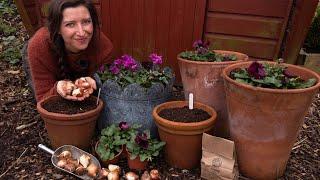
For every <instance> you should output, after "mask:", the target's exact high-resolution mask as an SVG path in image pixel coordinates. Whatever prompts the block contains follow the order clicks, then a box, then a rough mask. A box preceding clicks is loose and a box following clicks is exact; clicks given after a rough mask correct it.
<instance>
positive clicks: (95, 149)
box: [94, 140, 123, 161]
mask: <svg viewBox="0 0 320 180" xmlns="http://www.w3.org/2000/svg"><path fill="white" fill-rule="evenodd" d="M99 142H100V140H98V141H97V142H96V145H95V146H94V151H95V152H96V154H97V156H98V157H99V159H101V161H111V160H113V159H115V158H116V157H119V156H120V155H121V153H122V152H123V145H121V151H120V152H119V153H118V154H116V155H115V156H114V157H113V159H108V160H102V158H101V157H100V155H99V153H98V152H97V148H98V145H99Z"/></svg>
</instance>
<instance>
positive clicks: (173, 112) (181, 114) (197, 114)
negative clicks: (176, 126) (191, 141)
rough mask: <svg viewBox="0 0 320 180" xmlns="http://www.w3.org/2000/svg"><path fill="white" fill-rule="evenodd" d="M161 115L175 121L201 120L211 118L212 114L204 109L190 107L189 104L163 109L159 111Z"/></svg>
mask: <svg viewBox="0 0 320 180" xmlns="http://www.w3.org/2000/svg"><path fill="white" fill-rule="evenodd" d="M159 116H160V117H162V118H164V119H168V120H171V121H175V122H184V123H191V122H200V121H204V120H207V119H209V118H210V117H211V116H210V115H209V114H208V113H207V112H206V111H204V110H202V109H198V108H194V109H189V107H188V106H184V107H181V108H170V109H163V110H161V111H160V112H159Z"/></svg>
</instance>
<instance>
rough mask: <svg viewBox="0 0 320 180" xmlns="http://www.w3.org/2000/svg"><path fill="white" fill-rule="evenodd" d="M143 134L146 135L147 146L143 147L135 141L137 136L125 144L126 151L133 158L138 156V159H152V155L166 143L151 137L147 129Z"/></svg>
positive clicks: (156, 153)
mask: <svg viewBox="0 0 320 180" xmlns="http://www.w3.org/2000/svg"><path fill="white" fill-rule="evenodd" d="M144 134H146V136H147V139H146V140H147V142H148V146H147V148H143V147H141V145H139V144H138V143H137V140H136V138H137V137H136V138H135V139H132V140H131V141H130V142H128V143H127V144H126V146H127V149H128V152H129V153H130V159H135V158H137V157H138V156H139V157H140V161H145V160H147V161H152V157H157V156H158V155H159V153H160V151H161V149H162V148H163V146H164V145H165V144H166V143H165V142H162V141H158V140H156V139H151V138H150V132H149V131H148V130H146V131H145V132H144Z"/></svg>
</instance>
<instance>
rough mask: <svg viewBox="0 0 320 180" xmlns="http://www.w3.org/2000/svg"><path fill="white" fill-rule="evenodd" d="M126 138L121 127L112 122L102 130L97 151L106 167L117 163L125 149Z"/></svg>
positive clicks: (96, 147)
mask: <svg viewBox="0 0 320 180" xmlns="http://www.w3.org/2000/svg"><path fill="white" fill-rule="evenodd" d="M125 143H126V140H125V139H122V138H121V131H120V128H119V127H117V126H116V125H115V124H112V125H110V126H108V127H106V128H104V129H103V130H102V131H101V136H100V138H99V140H98V141H97V143H96V146H95V151H96V154H97V155H98V158H99V159H100V161H102V163H103V165H104V166H105V167H108V165H109V164H114V163H117V162H118V160H119V158H120V155H121V153H122V150H123V145H124V144H125Z"/></svg>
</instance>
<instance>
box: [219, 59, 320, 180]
mask: <svg viewBox="0 0 320 180" xmlns="http://www.w3.org/2000/svg"><path fill="white" fill-rule="evenodd" d="M265 63H267V62H265ZM268 63H272V62H268ZM250 64H251V62H244V63H239V64H235V65H231V66H228V67H227V68H225V69H224V70H223V78H224V81H225V89H226V100H227V106H228V113H229V121H230V134H231V138H232V140H234V142H235V145H236V154H237V158H238V164H239V169H240V172H241V173H242V174H243V175H245V176H247V177H250V178H252V179H276V178H278V177H280V176H282V175H283V173H284V171H285V168H286V164H287V161H288V158H289V155H290V152H291V149H292V147H293V144H294V142H295V141H296V138H297V136H298V132H299V129H300V128H301V126H302V124H303V120H304V117H305V115H306V113H307V111H308V107H309V106H310V104H311V102H312V99H313V97H314V95H315V94H316V93H317V92H318V91H319V87H320V76H319V75H317V74H316V73H315V72H312V71H310V70H308V69H306V68H302V67H298V66H295V65H290V64H284V65H285V66H288V70H289V71H290V72H291V73H293V74H295V75H299V76H301V77H302V78H303V79H308V78H316V79H317V84H316V85H315V86H313V87H310V88H306V89H289V90H286V89H269V88H260V87H253V86H250V85H246V84H242V83H239V82H236V81H235V80H233V79H231V78H230V77H229V74H230V72H231V71H232V70H234V69H236V68H244V67H249V65H250Z"/></svg>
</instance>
